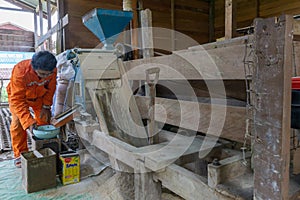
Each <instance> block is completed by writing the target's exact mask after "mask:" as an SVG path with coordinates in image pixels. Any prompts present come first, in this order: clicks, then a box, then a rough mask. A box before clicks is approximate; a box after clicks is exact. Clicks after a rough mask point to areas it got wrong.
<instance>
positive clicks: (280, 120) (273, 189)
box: [253, 16, 293, 200]
mask: <svg viewBox="0 0 300 200" xmlns="http://www.w3.org/2000/svg"><path fill="white" fill-rule="evenodd" d="M292 23H293V18H292V16H281V17H280V18H278V19H277V18H269V19H264V20H263V19H257V20H255V22H254V26H255V42H254V44H255V52H256V62H257V63H256V67H255V70H254V76H253V84H254V92H255V100H256V102H254V105H255V109H254V136H255V138H254V155H253V163H254V199H272V200H277V199H278V200H279V199H280V200H285V199H288V198H289V194H288V193H289V162H290V117H291V74H292V35H293V33H292Z"/></svg>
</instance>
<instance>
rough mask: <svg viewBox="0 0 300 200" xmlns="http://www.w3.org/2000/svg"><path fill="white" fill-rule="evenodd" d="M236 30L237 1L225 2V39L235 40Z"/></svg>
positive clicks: (227, 0)
mask: <svg viewBox="0 0 300 200" xmlns="http://www.w3.org/2000/svg"><path fill="white" fill-rule="evenodd" d="M235 30H236V0H225V39H230V38H233V37H234V35H235Z"/></svg>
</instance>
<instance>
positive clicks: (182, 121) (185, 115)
mask: <svg viewBox="0 0 300 200" xmlns="http://www.w3.org/2000/svg"><path fill="white" fill-rule="evenodd" d="M147 101H148V99H147V98H145V97H136V102H137V104H138V106H139V109H140V112H141V115H142V116H143V117H146V115H145V114H146V113H147V106H146V105H147ZM155 102H156V104H157V105H159V106H158V107H157V109H156V113H155V120H156V121H158V122H162V123H167V124H171V125H174V126H178V125H180V127H182V128H186V129H190V130H194V131H199V132H203V133H207V134H209V135H214V136H219V135H220V137H222V138H226V139H230V140H233V141H237V142H241V143H243V142H244V135H245V128H246V125H245V118H246V109H245V108H244V107H235V106H224V105H214V112H215V115H214V116H215V118H212V119H211V115H212V110H211V109H212V108H211V105H210V104H205V103H198V102H191V101H177V100H172V99H165V98H156V100H155ZM199 113H200V115H199ZM218 113H219V114H218ZM224 113H225V115H226V118H225V121H224V126H222V114H224Z"/></svg>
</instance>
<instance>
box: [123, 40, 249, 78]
mask: <svg viewBox="0 0 300 200" xmlns="http://www.w3.org/2000/svg"><path fill="white" fill-rule="evenodd" d="M244 52H245V44H238V45H234V46H227V47H223V48H210V49H208V50H206V49H205V48H203V47H201V46H197V47H192V48H190V49H188V50H182V51H174V52H173V54H172V55H167V56H159V57H153V58H147V59H140V60H133V61H128V62H125V63H124V65H125V69H126V72H127V75H128V79H129V80H145V77H146V75H145V70H146V69H148V68H152V67H159V68H160V74H159V79H160V80H202V79H210V80H216V79H217V80H220V79H229V80H244V79H245V74H244V63H243V58H244Z"/></svg>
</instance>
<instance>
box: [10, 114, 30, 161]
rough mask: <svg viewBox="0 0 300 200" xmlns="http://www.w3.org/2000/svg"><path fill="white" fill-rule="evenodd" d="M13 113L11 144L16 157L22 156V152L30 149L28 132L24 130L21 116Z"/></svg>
mask: <svg viewBox="0 0 300 200" xmlns="http://www.w3.org/2000/svg"><path fill="white" fill-rule="evenodd" d="M11 114H12V119H11V124H10V135H11V144H12V148H13V151H14V156H15V158H18V157H20V155H21V153H22V152H26V151H28V146H27V133H26V131H25V130H23V128H22V126H21V123H20V121H19V118H18V117H17V115H15V114H14V113H11Z"/></svg>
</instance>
